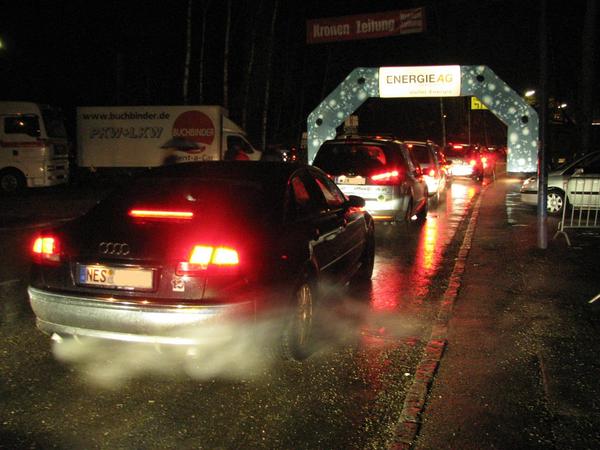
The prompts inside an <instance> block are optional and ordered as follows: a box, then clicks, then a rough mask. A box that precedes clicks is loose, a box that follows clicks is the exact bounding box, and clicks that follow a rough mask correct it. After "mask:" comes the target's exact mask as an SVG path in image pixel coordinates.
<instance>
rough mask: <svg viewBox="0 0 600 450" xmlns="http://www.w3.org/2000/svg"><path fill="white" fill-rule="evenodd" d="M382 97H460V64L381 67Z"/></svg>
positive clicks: (380, 94)
mask: <svg viewBox="0 0 600 450" xmlns="http://www.w3.org/2000/svg"><path fill="white" fill-rule="evenodd" d="M379 96H380V97H388V98H390V97H396V98H398V97H458V96H460V66H413V67H380V68H379Z"/></svg>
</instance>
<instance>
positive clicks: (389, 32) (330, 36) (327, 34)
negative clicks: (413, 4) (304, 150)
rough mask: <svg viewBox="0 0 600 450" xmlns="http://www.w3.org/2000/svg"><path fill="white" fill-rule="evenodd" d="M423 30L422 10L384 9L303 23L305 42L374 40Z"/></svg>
mask: <svg viewBox="0 0 600 450" xmlns="http://www.w3.org/2000/svg"><path fill="white" fill-rule="evenodd" d="M423 31H425V9H424V8H414V9H406V10H402V11H386V12H380V13H373V14H361V15H355V16H344V17H330V18H325V19H312V20H309V21H307V22H306V42H307V43H308V44H319V43H322V42H336V41H351V40H357V39H374V38H381V37H387V36H397V35H400V34H411V33H422V32H423Z"/></svg>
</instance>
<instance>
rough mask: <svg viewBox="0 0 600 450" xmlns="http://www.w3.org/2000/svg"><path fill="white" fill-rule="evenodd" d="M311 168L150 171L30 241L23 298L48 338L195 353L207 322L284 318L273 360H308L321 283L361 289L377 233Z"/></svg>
mask: <svg viewBox="0 0 600 450" xmlns="http://www.w3.org/2000/svg"><path fill="white" fill-rule="evenodd" d="M364 205H365V202H364V200H363V199H361V198H359V197H354V196H351V197H349V198H346V197H345V196H344V195H343V194H342V192H341V191H340V190H339V189H338V188H337V186H336V185H335V183H333V181H331V180H330V179H329V178H328V177H327V176H326V175H325V174H324V173H323V172H322V171H321V170H319V169H317V168H316V167H311V166H307V165H302V164H291V163H282V162H281V163H278V162H235V161H231V162H222V161H221V162H198V163H187V164H176V165H172V166H165V167H161V168H156V169H151V170H150V171H148V172H147V173H145V174H144V175H142V176H140V177H139V178H137V179H135V181H134V182H133V183H132V185H131V186H130V187H129V188H127V189H124V190H122V191H118V192H115V193H114V194H112V195H111V196H109V197H108V198H107V199H106V200H104V201H102V202H100V203H99V204H98V205H97V206H96V207H95V208H93V209H92V210H91V211H90V212H89V213H87V214H86V215H84V216H83V217H81V218H79V219H76V220H74V221H72V222H69V223H67V224H65V225H63V226H62V227H59V228H56V229H53V230H49V231H47V232H43V233H40V234H39V236H37V238H36V240H35V243H34V245H33V255H34V262H33V265H32V272H31V282H30V286H29V288H28V292H29V297H30V302H31V306H32V309H33V311H34V313H35V315H36V318H37V326H38V328H39V329H40V330H42V331H43V332H45V333H47V334H50V335H53V334H57V335H58V336H73V335H75V336H78V337H88V338H100V339H109V340H116V341H134V342H139V343H152V344H154V345H166V346H169V345H170V344H172V345H183V346H190V347H191V346H193V345H197V344H202V343H203V342H202V339H201V338H198V337H197V335H196V334H195V331H196V330H199V329H200V328H202V327H204V326H205V324H207V323H212V322H213V321H217V322H218V321H229V320H241V321H242V322H241V327H245V326H246V325H248V326H250V324H252V323H253V322H254V321H255V320H258V319H260V318H262V317H267V316H270V314H273V313H281V314H282V315H281V316H279V317H282V318H283V319H284V320H283V323H284V325H282V327H281V333H280V335H279V338H280V341H279V343H280V349H281V354H282V355H284V356H286V357H293V358H297V359H302V358H305V357H307V356H308V355H309V354H310V352H311V350H312V348H313V344H314V340H313V336H314V331H315V326H316V325H315V324H316V323H317V322H318V321H319V320H320V316H319V313H318V311H322V309H319V308H318V307H323V308H324V304H322V303H321V290H320V286H321V283H322V281H323V280H325V279H327V280H328V282H329V281H334V282H340V283H344V282H347V281H361V280H368V279H370V277H371V274H372V271H373V262H374V251H375V250H374V249H375V241H374V225H373V220H372V218H371V216H370V215H369V214H368V213H367V212H365V211H364Z"/></svg>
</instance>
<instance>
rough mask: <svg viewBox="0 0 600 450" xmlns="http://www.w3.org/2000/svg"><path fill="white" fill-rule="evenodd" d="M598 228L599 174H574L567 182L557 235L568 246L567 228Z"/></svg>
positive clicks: (599, 224)
mask: <svg viewBox="0 0 600 450" xmlns="http://www.w3.org/2000/svg"><path fill="white" fill-rule="evenodd" d="M594 228H597V229H600V176H595V177H588V176H579V175H578V176H574V177H571V178H569V181H568V182H567V191H566V193H565V207H564V208H563V215H562V220H561V221H560V222H559V224H558V230H557V231H556V234H555V235H554V239H556V237H557V236H558V235H563V236H564V237H565V239H566V241H567V244H568V245H569V247H570V246H571V240H570V239H569V235H568V234H567V232H566V230H568V229H594Z"/></svg>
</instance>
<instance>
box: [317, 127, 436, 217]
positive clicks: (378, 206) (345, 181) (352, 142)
mask: <svg viewBox="0 0 600 450" xmlns="http://www.w3.org/2000/svg"><path fill="white" fill-rule="evenodd" d="M313 164H314V165H315V166H317V167H319V168H321V169H322V170H323V171H324V172H326V173H327V174H328V175H330V176H331V177H332V178H333V179H334V180H335V182H336V183H337V185H338V186H339V187H340V189H341V190H342V192H343V193H344V194H345V195H357V196H360V197H363V198H364V199H365V202H366V209H367V211H369V213H370V214H371V216H372V217H373V219H375V220H376V221H387V222H407V221H410V220H418V221H422V220H424V219H425V218H426V217H427V198H428V190H427V184H426V182H425V179H424V177H423V172H422V170H421V167H420V166H419V163H418V162H417V160H416V159H415V158H414V156H413V155H412V153H411V152H410V151H409V149H408V146H407V144H406V143H404V142H402V141H399V140H396V139H393V138H380V137H374V138H364V137H351V138H346V139H335V140H330V141H326V142H324V143H323V145H322V146H321V148H320V149H319V151H318V152H317V154H316V156H315V159H314V161H313Z"/></svg>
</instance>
